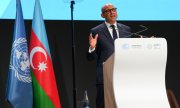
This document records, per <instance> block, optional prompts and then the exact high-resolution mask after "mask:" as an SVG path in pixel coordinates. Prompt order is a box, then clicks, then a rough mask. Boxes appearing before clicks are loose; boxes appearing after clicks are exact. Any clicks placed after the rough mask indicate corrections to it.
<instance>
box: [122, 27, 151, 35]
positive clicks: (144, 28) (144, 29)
mask: <svg viewBox="0 0 180 108" xmlns="http://www.w3.org/2000/svg"><path fill="white" fill-rule="evenodd" d="M139 26H140V27H142V28H143V30H140V31H138V32H135V33H131V32H128V31H123V32H126V33H129V34H130V35H128V36H127V37H131V36H132V35H135V36H138V37H141V38H148V36H144V35H141V34H139V33H141V32H144V31H146V30H148V28H147V27H146V26H144V25H139Z"/></svg>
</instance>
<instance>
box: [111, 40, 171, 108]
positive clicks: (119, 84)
mask: <svg viewBox="0 0 180 108" xmlns="http://www.w3.org/2000/svg"><path fill="white" fill-rule="evenodd" d="M114 60H115V61H114V75H113V87H114V95H115V100H116V104H117V107H118V108H170V105H169V102H168V98H167V95H166V87H165V69H166V60H167V43H166V40H165V39H164V38H120V39H117V40H116V41H115V58H114Z"/></svg>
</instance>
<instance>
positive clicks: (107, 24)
mask: <svg viewBox="0 0 180 108" xmlns="http://www.w3.org/2000/svg"><path fill="white" fill-rule="evenodd" d="M105 24H106V26H107V27H108V28H111V25H112V24H109V23H108V22H106V21H105ZM113 25H114V26H115V29H118V28H117V22H115V23H114V24H113Z"/></svg>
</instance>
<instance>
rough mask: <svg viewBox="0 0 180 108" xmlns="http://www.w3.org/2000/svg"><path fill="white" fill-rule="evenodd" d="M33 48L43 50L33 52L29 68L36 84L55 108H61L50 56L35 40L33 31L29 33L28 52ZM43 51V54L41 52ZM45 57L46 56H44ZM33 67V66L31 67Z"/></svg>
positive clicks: (37, 40)
mask: <svg viewBox="0 0 180 108" xmlns="http://www.w3.org/2000/svg"><path fill="white" fill-rule="evenodd" d="M35 48H42V49H43V50H35V51H34V54H33V56H32V63H31V68H32V71H33V73H34V75H35V78H36V79H37V82H38V83H39V84H40V86H41V87H42V88H43V90H44V91H45V92H46V94H47V95H48V97H49V98H50V100H51V101H52V102H53V104H54V106H55V107H56V108H61V106H60V99H59V94H58V90H57V86H56V80H55V76H54V69H53V65H52V61H51V58H50V55H49V54H48V52H47V51H46V49H45V48H44V46H43V45H42V43H41V42H40V41H39V39H38V38H37V36H36V34H35V33H34V31H33V30H32V31H31V41H30V52H32V50H33V49H35ZM43 51H45V53H44V52H43ZM46 55H47V56H46ZM32 65H33V66H32Z"/></svg>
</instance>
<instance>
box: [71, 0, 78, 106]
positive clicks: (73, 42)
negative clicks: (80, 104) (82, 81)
mask: <svg viewBox="0 0 180 108" xmlns="http://www.w3.org/2000/svg"><path fill="white" fill-rule="evenodd" d="M74 4H75V1H74V0H72V1H71V6H70V7H71V35H72V63H73V65H72V66H73V105H74V108H77V102H76V99H77V88H76V64H75V61H76V60H75V57H76V56H75V54H76V53H75V39H74V19H73V11H74Z"/></svg>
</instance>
